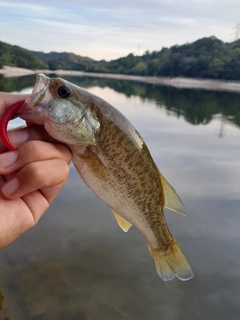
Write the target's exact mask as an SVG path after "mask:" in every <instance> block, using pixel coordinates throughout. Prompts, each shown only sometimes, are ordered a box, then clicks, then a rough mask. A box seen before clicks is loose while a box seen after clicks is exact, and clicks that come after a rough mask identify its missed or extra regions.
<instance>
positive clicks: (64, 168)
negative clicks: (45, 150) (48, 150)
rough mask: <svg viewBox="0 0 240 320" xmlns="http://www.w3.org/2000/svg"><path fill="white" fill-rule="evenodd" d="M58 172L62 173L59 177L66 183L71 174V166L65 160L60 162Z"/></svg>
mask: <svg viewBox="0 0 240 320" xmlns="http://www.w3.org/2000/svg"><path fill="white" fill-rule="evenodd" d="M58 170H59V173H60V175H59V177H60V178H61V180H62V181H65V180H66V179H67V177H68V175H69V172H70V168H69V165H68V164H67V163H66V162H65V161H63V160H58Z"/></svg>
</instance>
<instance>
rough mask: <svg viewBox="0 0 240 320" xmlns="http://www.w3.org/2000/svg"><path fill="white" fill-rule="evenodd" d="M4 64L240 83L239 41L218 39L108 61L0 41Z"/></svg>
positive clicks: (212, 38)
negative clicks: (223, 80)
mask: <svg viewBox="0 0 240 320" xmlns="http://www.w3.org/2000/svg"><path fill="white" fill-rule="evenodd" d="M3 65H9V66H17V67H23V68H29V69H41V68H48V69H50V70H57V69H65V70H67V69H69V70H81V71H86V72H101V73H121V74H132V75H141V76H164V77H192V78H212V79H226V80H240V40H238V41H235V42H231V43H224V42H222V41H221V40H219V39H217V38H216V37H210V38H203V39H200V40H197V41H195V42H193V43H190V44H184V45H181V46H178V45H175V46H173V47H171V48H162V50H160V51H154V52H148V51H147V52H145V54H143V55H142V56H136V55H134V54H132V53H130V54H129V55H128V56H127V57H123V58H119V59H116V60H112V61H109V62H107V61H105V60H101V61H95V60H93V59H90V58H88V57H82V56H79V55H75V54H73V53H66V52H62V53H57V52H50V53H43V52H34V51H28V50H26V49H23V48H20V47H17V46H11V45H8V44H6V43H3V42H0V67H1V66H3Z"/></svg>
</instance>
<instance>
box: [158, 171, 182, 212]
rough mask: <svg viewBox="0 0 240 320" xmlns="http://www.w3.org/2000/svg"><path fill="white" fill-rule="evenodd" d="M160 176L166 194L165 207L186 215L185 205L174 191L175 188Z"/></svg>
mask: <svg viewBox="0 0 240 320" xmlns="http://www.w3.org/2000/svg"><path fill="white" fill-rule="evenodd" d="M159 174H160V179H161V182H162V187H163V194H164V207H165V208H167V209H169V210H172V211H175V212H178V213H180V214H182V215H185V209H184V205H183V203H182V201H181V199H180V198H179V196H178V195H177V193H176V191H175V190H174V189H173V187H172V186H171V185H170V184H169V183H168V182H167V180H166V179H165V178H164V176H162V175H161V173H160V172H159Z"/></svg>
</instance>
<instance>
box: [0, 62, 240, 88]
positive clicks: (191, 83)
mask: <svg viewBox="0 0 240 320" xmlns="http://www.w3.org/2000/svg"><path fill="white" fill-rule="evenodd" d="M38 73H44V74H53V73H54V74H57V75H59V76H64V75H68V76H70V75H71V76H88V77H98V78H108V79H119V80H129V81H139V82H145V83H152V84H159V85H167V86H172V87H176V88H189V89H206V90H221V91H235V92H240V82H239V83H238V82H234V81H221V80H210V79H206V80H205V79H204V80H202V79H195V78H194V79H193V78H181V77H177V78H167V77H151V76H131V75H123V74H112V73H111V74H109V73H92V72H83V71H73V70H54V71H53V70H30V69H23V68H16V67H8V66H4V67H3V69H0V75H3V76H4V77H6V78H9V77H21V76H26V75H34V74H38Z"/></svg>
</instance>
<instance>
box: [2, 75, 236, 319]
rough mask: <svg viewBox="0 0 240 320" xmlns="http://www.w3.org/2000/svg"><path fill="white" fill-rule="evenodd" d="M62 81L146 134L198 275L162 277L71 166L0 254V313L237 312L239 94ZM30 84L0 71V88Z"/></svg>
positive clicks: (219, 315) (172, 222)
mask: <svg viewBox="0 0 240 320" xmlns="http://www.w3.org/2000/svg"><path fill="white" fill-rule="evenodd" d="M66 78H67V77H66ZM68 79H69V80H70V81H72V82H75V83H76V84H79V85H80V86H83V87H85V88H87V89H88V90H89V91H91V92H92V93H94V94H96V95H99V96H101V97H102V98H104V99H105V100H107V101H108V102H110V103H111V104H112V105H114V106H115V107H116V108H118V109H119V110H120V111H121V112H122V113H123V114H125V116H126V117H127V118H129V120H130V121H131V122H132V123H133V124H134V125H135V127H136V128H137V129H138V131H139V132H140V133H141V134H142V136H143V138H144V139H145V141H146V143H147V145H148V147H149V149H150V151H151V153H152V156H153V158H154V159H155V161H156V164H157V165H158V167H159V168H160V170H161V171H162V173H163V175H164V176H165V177H166V178H167V179H168V180H169V182H170V183H171V184H172V185H173V186H174V188H175V189H176V190H177V191H178V193H179V195H180V197H181V198H182V200H183V202H184V204H185V207H186V211H187V216H186V217H183V216H181V215H179V214H176V213H174V212H170V211H167V210H166V218H167V221H168V224H169V227H170V230H171V231H172V233H173V234H174V236H175V237H176V239H177V240H178V242H179V244H180V245H181V247H182V249H183V251H184V253H185V255H186V256H187V258H188V260H189V261H190V263H191V265H192V267H193V269H194V272H195V277H194V279H192V280H191V281H188V282H181V281H179V280H177V279H176V280H174V281H171V282H163V281H162V280H161V279H160V278H159V277H158V275H157V273H156V271H155V266H154V264H153V261H152V259H151V257H150V255H149V253H148V249H147V244H146V241H145V239H144V238H143V236H142V235H141V234H140V232H139V231H138V230H137V229H136V228H134V227H133V228H131V229H130V230H129V232H128V233H126V234H125V233H124V232H123V231H122V230H121V229H120V228H119V227H118V225H117V223H116V221H115V219H114V217H113V215H112V213H111V212H110V210H109V209H108V208H107V207H106V206H105V205H104V204H103V203H102V202H101V201H100V200H98V199H97V198H96V197H95V195H94V194H93V193H92V192H91V191H90V190H89V189H87V187H85V185H84V184H83V183H82V181H81V180H80V178H79V177H78V175H77V174H76V172H75V170H74V169H73V168H72V170H71V173H70V177H69V179H68V182H67V183H66V185H65V187H64V188H63V190H62V192H61V193H60V194H59V196H58V197H57V199H56V200H55V202H54V203H53V204H52V206H51V208H50V209H49V210H48V211H47V213H46V214H45V215H44V216H43V218H42V219H41V221H40V222H39V223H38V225H37V226H36V227H35V228H33V229H32V230H30V231H29V232H27V233H26V234H25V235H23V236H22V237H21V238H19V239H18V240H17V241H16V242H14V243H13V244H11V245H10V246H9V247H7V248H5V249H3V250H2V251H1V252H0V264H1V272H0V292H1V294H0V319H2V320H3V319H10V320H18V319H20V320H22V319H24V320H25V319H26V320H28V319H30V320H32V319H36V320H43V319H68V320H77V319H78V320H98V319H110V320H118V319H119V320H120V319H141V320H142V319H143V320H145V319H146V320H157V319H163V320H190V319H191V320H199V319H218V320H222V319H224V320H225V319H239V317H240V304H239V301H240V232H239V228H240V212H239V207H240V197H239V195H240V164H239V159H240V148H239V146H240V94H238V93H228V92H213V91H204V90H202V91H199V90H179V89H174V88H168V87H161V86H153V85H149V84H139V83H132V82H127V81H119V80H118V81H117V80H107V79H102V80H101V79H94V78H86V77H79V78H76V77H75V78H70V77H69V78H68ZM34 81H35V77H22V78H8V79H3V78H0V90H3V91H9V92H13V91H14V92H30V91H31V87H32V86H33V84H34ZM16 123H17V124H21V121H20V120H17V122H16Z"/></svg>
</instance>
